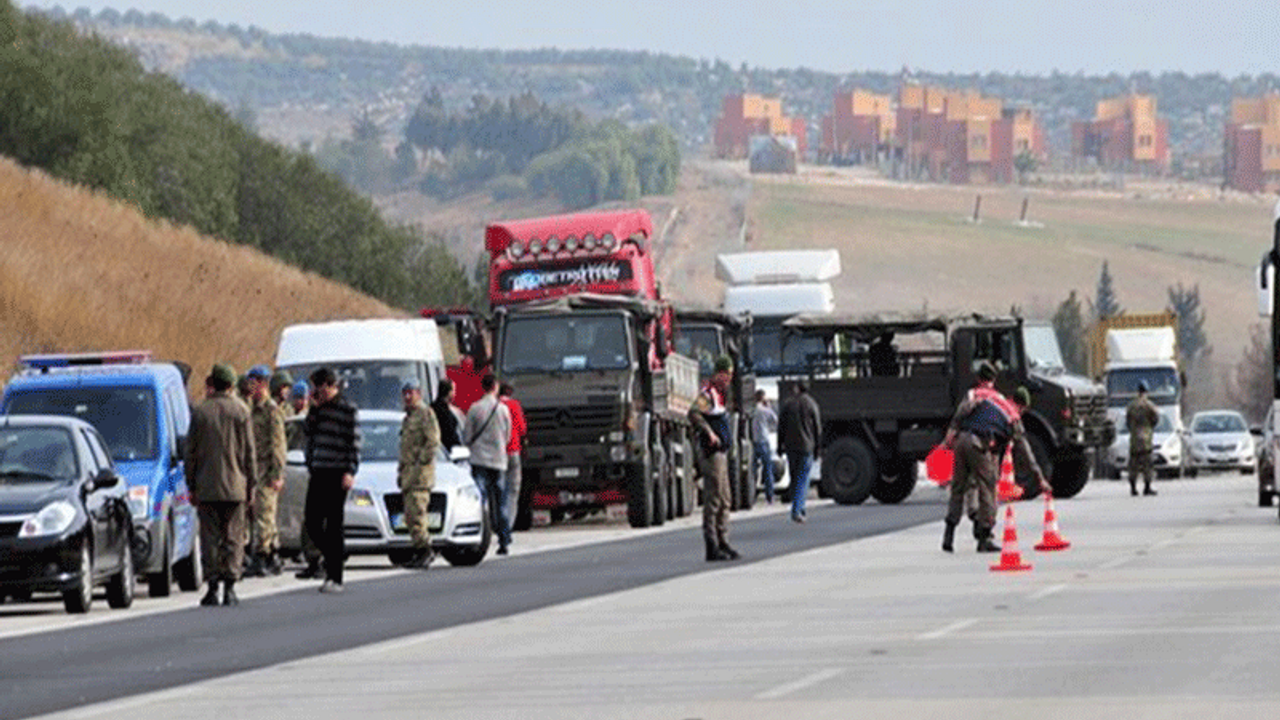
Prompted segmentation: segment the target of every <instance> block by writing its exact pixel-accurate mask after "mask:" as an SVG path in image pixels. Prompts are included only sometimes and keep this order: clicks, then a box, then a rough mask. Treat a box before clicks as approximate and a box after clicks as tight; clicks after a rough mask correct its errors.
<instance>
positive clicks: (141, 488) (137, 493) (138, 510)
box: [129, 485, 151, 518]
mask: <svg viewBox="0 0 1280 720" xmlns="http://www.w3.org/2000/svg"><path fill="white" fill-rule="evenodd" d="M150 500H151V491H150V490H149V489H148V488H147V486H146V485H130V486H129V512H130V513H132V514H133V516H134V517H135V518H145V517H146V516H147V515H148V511H149V509H150V507H151V505H150V502H149V501H150Z"/></svg>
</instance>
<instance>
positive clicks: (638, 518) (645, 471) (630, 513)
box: [627, 458, 653, 528]
mask: <svg viewBox="0 0 1280 720" xmlns="http://www.w3.org/2000/svg"><path fill="white" fill-rule="evenodd" d="M650 462H651V461H650V459H649V458H646V459H645V460H644V461H641V462H638V463H632V464H631V465H630V466H629V467H628V468H627V522H628V523H630V525H631V527H633V528H647V527H649V525H651V524H652V523H653V471H652V470H651V469H650Z"/></svg>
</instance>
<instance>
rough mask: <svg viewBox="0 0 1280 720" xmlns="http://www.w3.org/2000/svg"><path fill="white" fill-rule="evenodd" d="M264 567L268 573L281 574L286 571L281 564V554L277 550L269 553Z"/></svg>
mask: <svg viewBox="0 0 1280 720" xmlns="http://www.w3.org/2000/svg"><path fill="white" fill-rule="evenodd" d="M263 569H264V570H266V572H267V574H268V575H279V574H280V573H282V572H284V567H283V566H282V565H281V564H280V555H279V554H277V553H276V551H275V550H272V551H271V553H270V554H268V555H267V562H266V565H265V566H264V567H263Z"/></svg>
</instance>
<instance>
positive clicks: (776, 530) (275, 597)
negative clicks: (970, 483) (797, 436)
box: [0, 475, 1280, 720]
mask: <svg viewBox="0 0 1280 720" xmlns="http://www.w3.org/2000/svg"><path fill="white" fill-rule="evenodd" d="M1255 483H1256V481H1255V480H1254V479H1253V478H1252V477H1240V476H1238V475H1220V476H1202V477H1201V478H1199V479H1197V480H1182V481H1169V482H1162V483H1160V484H1159V485H1158V488H1159V490H1160V491H1161V494H1160V495H1159V496H1158V497H1154V498H1142V497H1140V498H1130V497H1129V496H1128V493H1127V485H1126V484H1123V483H1112V482H1105V481H1095V482H1093V483H1091V484H1090V485H1089V487H1088V488H1086V490H1085V491H1084V493H1082V495H1081V496H1080V497H1078V498H1076V499H1073V500H1070V501H1061V502H1059V503H1058V504H1057V508H1058V515H1059V522H1060V526H1061V529H1062V532H1063V534H1064V535H1065V536H1066V537H1067V538H1068V539H1069V540H1071V541H1072V543H1073V547H1072V548H1071V549H1069V550H1067V551H1065V552H1061V553H1053V554H1049V553H1037V552H1035V551H1033V550H1032V545H1034V544H1035V542H1037V541H1038V540H1039V539H1040V534H1041V519H1042V516H1043V503H1041V502H1039V501H1033V502H1030V503H1020V504H1018V505H1016V506H1015V507H1016V511H1017V523H1018V525H1017V529H1018V535H1019V549H1020V551H1021V553H1022V555H1023V558H1024V559H1025V560H1027V561H1029V562H1031V563H1032V564H1033V565H1034V569H1032V570H1031V571H1029V572H1025V573H1017V574H1000V573H992V572H990V571H989V570H988V565H989V564H990V563H991V562H993V561H995V560H996V559H998V556H990V555H977V554H975V553H974V552H973V549H972V543H971V542H967V541H966V542H963V543H959V544H958V547H957V550H958V552H957V553H956V554H955V555H947V554H944V553H942V552H941V551H940V550H939V549H938V540H939V535H940V529H941V523H940V522H938V519H939V518H940V516H941V513H942V509H943V508H942V504H941V500H942V494H941V493H940V492H939V491H938V490H936V489H934V488H932V487H925V486H923V485H922V486H921V488H920V490H918V491H917V494H916V496H913V498H912V499H911V501H910V502H908V503H907V504H904V505H902V506H899V507H881V506H877V505H875V504H868V505H865V506H862V507H857V508H840V507H835V506H831V505H827V504H820V505H818V506H817V507H815V508H814V509H813V512H812V513H811V519H810V522H809V523H807V524H805V525H794V524H792V523H790V522H788V521H787V520H786V516H785V514H781V513H778V512H776V511H774V512H753V513H749V514H746V515H745V516H744V515H741V514H737V515H735V518H736V519H735V523H734V528H733V530H734V538H735V541H736V542H735V544H736V545H738V546H740V549H741V550H742V551H743V552H744V554H746V555H747V556H748V559H747V560H744V561H740V562H737V563H725V564H715V565H709V564H707V563H705V562H703V561H702V560H701V558H700V557H699V555H700V541H699V538H698V537H697V531H696V529H695V528H688V527H684V528H676V529H672V530H668V531H665V532H644V533H639V534H636V535H634V536H630V537H628V536H625V535H621V534H619V533H614V534H612V535H609V537H610V538H611V539H612V541H610V542H599V543H596V542H589V543H587V544H573V543H566V545H567V546H564V547H561V548H560V549H546V550H545V551H543V552H528V553H526V554H517V555H513V556H512V557H511V558H506V559H503V560H501V561H498V562H489V561H486V563H485V564H484V565H482V566H481V567H480V568H476V569H474V570H468V571H457V570H444V571H441V572H436V571H435V569H433V570H432V571H429V572H428V573H426V574H411V573H405V572H397V571H384V574H383V575H381V576H379V575H378V573H377V572H373V571H370V573H369V576H371V579H367V580H362V581H360V582H354V583H351V585H350V589H349V592H348V593H347V594H345V595H343V596H339V597H330V596H322V595H319V594H318V593H315V591H314V585H309V586H307V587H306V589H305V590H298V591H286V592H274V593H268V594H262V595H259V596H256V597H253V598H249V599H247V600H246V602H245V603H244V604H243V605H242V606H241V607H240V608H238V609H234V610H233V609H199V608H190V607H189V606H187V607H186V608H184V609H179V610H172V611H164V612H150V613H148V612H147V611H146V610H145V609H144V606H145V605H146V603H147V602H149V601H146V600H140V601H139V615H138V616H137V617H126V618H125V619H113V620H110V621H98V622H97V623H96V624H85V625H81V624H78V623H74V622H72V623H70V624H69V625H68V624H65V621H60V620H59V621H55V620H54V619H53V616H52V613H50V614H49V615H48V617H47V618H46V619H45V620H44V621H43V622H45V623H49V624H48V625H45V626H40V625H36V626H30V627H24V628H22V629H19V630H14V631H12V633H13V634H10V635H9V636H7V637H4V636H3V633H4V632H5V630H6V623H8V622H9V621H10V619H9V618H5V617H3V615H2V614H0V697H3V698H5V703H4V706H3V707H0V716H3V717H27V716H31V715H35V714H38V713H42V712H55V711H62V712H60V713H58V714H56V715H55V716H57V717H66V718H91V717H149V718H175V719H176V718H206V717H208V718H212V717H217V718H227V717H237V718H239V717H244V718H267V717H270V718H307V719H308V720H314V719H315V718H322V717H323V718H347V717H388V716H393V715H394V716H402V717H432V718H451V717H459V718H462V717H466V718H508V717H509V718H538V717H548V718H677V719H679V718H752V717H760V718H764V717H768V718H777V717H778V716H779V715H780V714H782V713H785V714H788V715H790V716H793V717H805V718H809V717H817V718H821V717H830V718H849V717H895V718H901V717H911V716H914V717H948V718H970V717H972V718H978V717H982V718H984V719H987V720H989V718H991V717H993V716H995V717H1001V716H1003V717H1013V718H1016V717H1027V716H1031V715H1033V714H1034V715H1036V716H1038V717H1047V718H1056V717H1062V718H1065V717H1072V718H1081V717H1126V718H1133V717H1138V718H1143V717H1153V718H1154V717H1162V718H1166V717H1188V718H1190V717H1195V718H1197V719H1199V718H1203V717H1215V718H1218V717H1242V718H1243V717H1249V718H1256V717H1261V716H1264V715H1266V714H1274V713H1275V712H1276V711H1277V710H1280V682H1278V679H1277V673H1276V667H1277V659H1278V653H1277V650H1276V648H1280V525H1278V524H1277V516H1276V512H1275V510H1274V509H1260V508H1258V507H1256V484H1255ZM688 522H689V521H686V524H687V523H688ZM965 529H966V530H967V527H966V528H965ZM578 532H579V534H580V535H585V534H589V533H587V532H586V531H578ZM962 532H963V531H962ZM562 534H563V533H562ZM525 535H526V536H527V537H529V538H530V539H529V541H528V542H526V545H536V544H537V543H536V542H535V541H534V540H533V537H534V536H536V535H537V533H536V532H535V533H528V534H525ZM551 535H552V533H547V534H545V535H543V536H542V537H549V536H551ZM965 537H966V540H967V535H966V536H965ZM520 538H521V536H519V535H518V536H517V541H519V540H520ZM286 587H287V584H286ZM181 601H182V602H186V603H194V601H195V598H194V597H193V596H190V595H187V596H184V597H183V598H182V599H181ZM165 602H170V601H165ZM11 607H20V606H11V605H6V606H4V608H5V610H9V609H10V608H11ZM116 614H117V615H120V616H122V617H123V616H127V615H128V613H116ZM98 615H101V616H109V615H110V613H108V612H107V611H105V610H103V611H100V612H98V613H96V614H95V617H96V616H98ZM12 620H13V621H14V622H24V621H26V620H27V618H13V619H12Z"/></svg>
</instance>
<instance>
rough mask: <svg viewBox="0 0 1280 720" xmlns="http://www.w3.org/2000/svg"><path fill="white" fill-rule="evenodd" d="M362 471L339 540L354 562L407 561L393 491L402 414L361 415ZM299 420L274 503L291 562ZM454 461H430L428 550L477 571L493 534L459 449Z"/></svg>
mask: <svg viewBox="0 0 1280 720" xmlns="http://www.w3.org/2000/svg"><path fill="white" fill-rule="evenodd" d="M357 419H358V422H359V427H360V436H361V442H360V469H359V470H358V471H357V472H356V482H355V487H353V488H352V489H351V492H350V493H348V495H347V507H346V510H345V513H344V517H343V533H344V534H345V536H346V548H347V552H348V553H350V554H352V555H386V556H387V558H388V559H389V560H390V561H391V562H392V563H394V564H397V565H399V564H401V563H403V562H405V561H407V560H408V559H409V558H410V557H411V556H412V554H413V550H412V546H411V543H410V538H409V529H408V527H407V526H406V525H405V522H404V497H403V495H402V494H401V493H400V488H399V487H398V486H397V485H396V465H397V463H398V461H399V458H400V422H401V420H403V419H404V413H403V412H393V411H389V410H360V411H359V413H358V415H357ZM302 422H303V418H301V417H298V418H292V419H290V420H289V421H288V423H287V425H289V427H288V428H286V429H287V432H286V434H287V435H288V437H289V439H290V440H289V454H288V465H287V467H286V470H285V488H284V492H283V493H282V494H281V497H280V515H279V518H280V546H281V550H282V552H285V553H288V554H295V553H298V552H300V551H301V548H302V522H303V510H304V507H305V504H306V497H307V484H308V475H307V468H306V465H305V462H304V458H303V446H304V443H305V435H304V434H303V432H302V428H301V427H300V424H301V423H302ZM459 451H461V452H460V455H459V459H457V460H456V461H455V460H451V459H450V458H449V457H448V456H446V455H445V453H444V450H443V449H442V450H441V451H440V454H439V455H437V457H436V483H435V489H434V490H432V492H431V500H430V502H429V505H428V515H427V520H428V527H429V529H430V530H431V545H432V547H433V548H435V549H436V550H437V551H438V552H439V553H440V555H441V556H442V557H444V559H445V560H447V561H449V564H451V565H478V564H479V563H480V561H482V560H483V559H484V557H485V555H486V554H487V553H488V552H489V545H490V543H491V540H492V530H491V528H490V527H489V523H488V520H487V517H488V516H487V514H486V513H485V505H484V499H483V497H482V496H481V493H480V489H479V487H478V486H477V485H476V483H475V481H474V480H472V478H471V469H470V466H469V464H468V463H467V462H466V460H465V459H464V458H465V455H466V449H465V448H455V452H459Z"/></svg>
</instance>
